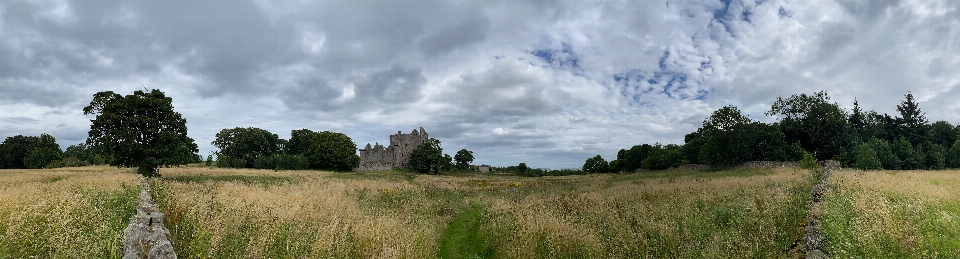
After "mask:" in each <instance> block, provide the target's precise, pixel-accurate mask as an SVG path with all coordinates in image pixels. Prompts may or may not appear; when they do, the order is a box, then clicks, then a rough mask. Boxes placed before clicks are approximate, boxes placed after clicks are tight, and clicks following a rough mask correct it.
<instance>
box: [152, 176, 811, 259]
mask: <svg viewBox="0 0 960 259" xmlns="http://www.w3.org/2000/svg"><path fill="white" fill-rule="evenodd" d="M164 170H165V171H163V172H162V173H163V175H164V178H163V179H158V180H154V181H153V182H151V185H152V186H153V188H154V192H155V196H154V197H155V198H156V200H157V202H158V204H159V205H160V207H161V210H163V211H164V213H165V214H166V215H167V217H166V220H167V222H166V226H167V227H168V228H169V229H170V231H171V234H172V242H173V243H174V244H175V247H176V249H177V254H178V256H180V257H181V258H204V257H221V258H222V257H248V256H253V257H269V258H278V257H338V258H358V257H393V258H396V257H401V258H437V257H442V258H463V257H466V258H645V257H658V258H711V257H719V258H758V257H759V258H769V257H783V256H784V255H785V254H786V253H787V251H788V250H789V249H790V246H791V244H792V243H793V241H795V240H796V238H797V235H798V234H799V233H798V231H797V228H798V226H799V225H800V223H801V222H802V221H803V220H804V218H805V216H806V214H807V211H806V207H807V206H806V204H807V198H808V197H807V195H806V194H807V192H808V191H809V189H810V186H811V183H812V175H811V173H810V172H809V171H807V170H799V169H792V168H787V169H737V170H732V171H723V172H693V171H690V172H686V171H683V172H681V171H674V172H673V174H658V173H637V174H626V175H610V174H602V175H586V176H564V177H543V178H522V177H512V176H487V175H479V174H478V175H470V174H466V175H459V176H456V177H449V176H431V175H409V174H407V173H396V172H378V173H369V174H367V173H327V172H273V171H255V170H226V171H218V169H190V168H186V169H164ZM237 177H239V178H237ZM247 177H249V178H251V180H242V179H240V178H247ZM265 177H266V178H265Z"/></svg>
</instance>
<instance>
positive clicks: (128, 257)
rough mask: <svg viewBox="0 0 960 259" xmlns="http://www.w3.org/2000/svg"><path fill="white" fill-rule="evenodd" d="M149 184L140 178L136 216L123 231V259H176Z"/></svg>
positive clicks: (168, 232) (131, 218)
mask: <svg viewBox="0 0 960 259" xmlns="http://www.w3.org/2000/svg"><path fill="white" fill-rule="evenodd" d="M151 193H152V192H151V190H150V184H149V183H147V179H146V178H143V176H140V204H139V205H137V214H134V215H133V216H132V217H130V224H129V225H127V228H126V229H124V230H123V259H138V258H150V259H154V258H158V259H161V258H162V259H176V258H177V254H176V253H175V252H174V251H173V244H171V243H170V231H168V230H167V228H166V227H164V226H163V213H161V212H160V208H159V207H157V204H156V203H154V202H153V196H152V194H151Z"/></svg>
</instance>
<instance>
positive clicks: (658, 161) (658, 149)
mask: <svg viewBox="0 0 960 259" xmlns="http://www.w3.org/2000/svg"><path fill="white" fill-rule="evenodd" d="M681 160H682V154H681V148H680V146H678V145H674V144H669V145H666V146H663V145H660V144H659V143H658V144H656V145H654V146H653V150H652V151H651V152H650V155H649V156H647V158H645V159H643V162H641V165H642V167H643V168H645V169H649V170H664V169H668V168H671V167H677V166H680V163H681ZM584 171H586V170H584Z"/></svg>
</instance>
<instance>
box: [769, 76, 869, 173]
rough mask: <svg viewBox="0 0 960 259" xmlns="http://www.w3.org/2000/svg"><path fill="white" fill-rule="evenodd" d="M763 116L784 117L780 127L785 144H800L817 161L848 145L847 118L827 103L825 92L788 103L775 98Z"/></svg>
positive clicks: (788, 101)
mask: <svg viewBox="0 0 960 259" xmlns="http://www.w3.org/2000/svg"><path fill="white" fill-rule="evenodd" d="M766 114H767V115H780V116H783V117H782V118H780V122H779V125H780V129H781V131H783V133H784V134H785V136H786V142H787V143H793V142H799V143H800V146H801V147H802V148H803V149H804V150H807V151H809V152H811V153H813V155H814V156H815V157H816V158H817V159H821V160H823V159H832V158H833V157H834V156H836V155H838V154H840V151H841V150H842V148H843V147H845V146H847V144H848V143H849V141H850V139H849V138H848V136H847V132H848V130H849V128H850V125H849V122H848V119H847V116H846V114H845V113H844V112H843V110H842V109H840V106H839V105H838V104H836V103H830V97H829V96H827V93H826V92H824V91H820V92H817V93H814V94H813V95H806V94H800V95H792V96H790V98H787V99H783V98H781V97H777V101H776V102H774V103H773V105H772V106H771V107H770V111H768V112H767V113H766Z"/></svg>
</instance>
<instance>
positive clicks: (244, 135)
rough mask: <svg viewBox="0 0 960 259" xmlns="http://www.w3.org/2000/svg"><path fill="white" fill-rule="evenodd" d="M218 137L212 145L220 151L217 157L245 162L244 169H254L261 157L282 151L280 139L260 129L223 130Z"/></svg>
mask: <svg viewBox="0 0 960 259" xmlns="http://www.w3.org/2000/svg"><path fill="white" fill-rule="evenodd" d="M216 137H217V138H216V140H214V141H213V142H212V143H211V144H212V145H213V146H215V147H217V148H219V149H220V151H218V152H217V156H218V157H229V158H232V159H241V160H244V161H245V162H246V164H244V165H242V166H239V167H242V168H252V167H254V163H255V162H256V161H257V160H258V159H259V158H260V157H268V156H270V155H273V154H277V153H280V151H281V150H280V148H281V139H280V137H278V136H277V134H273V133H270V132H269V131H267V130H263V129H260V128H239V127H238V128H233V129H223V130H221V131H220V132H219V133H217V135H216Z"/></svg>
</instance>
